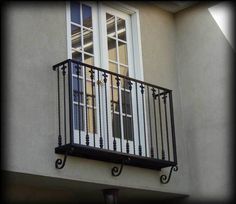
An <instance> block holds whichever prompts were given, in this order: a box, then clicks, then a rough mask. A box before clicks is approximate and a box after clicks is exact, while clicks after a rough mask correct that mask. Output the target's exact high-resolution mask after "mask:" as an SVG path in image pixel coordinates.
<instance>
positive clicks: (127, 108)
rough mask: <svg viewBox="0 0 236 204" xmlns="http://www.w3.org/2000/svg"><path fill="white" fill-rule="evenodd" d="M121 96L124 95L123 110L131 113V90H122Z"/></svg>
mask: <svg viewBox="0 0 236 204" xmlns="http://www.w3.org/2000/svg"><path fill="white" fill-rule="evenodd" d="M121 97H122V112H123V113H127V114H131V109H130V108H131V107H130V104H131V103H132V101H131V97H130V92H128V91H123V90H122V91H121Z"/></svg>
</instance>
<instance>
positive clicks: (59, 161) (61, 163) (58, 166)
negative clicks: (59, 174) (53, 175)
mask: <svg viewBox="0 0 236 204" xmlns="http://www.w3.org/2000/svg"><path fill="white" fill-rule="evenodd" d="M68 152H69V150H67V151H66V152H65V154H64V158H63V161H62V159H57V160H56V162H55V167H56V169H62V168H63V167H64V166H65V164H66V159H67V156H68Z"/></svg>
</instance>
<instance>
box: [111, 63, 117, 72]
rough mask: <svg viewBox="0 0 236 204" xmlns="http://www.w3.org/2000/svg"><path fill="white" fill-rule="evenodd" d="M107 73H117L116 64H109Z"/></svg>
mask: <svg viewBox="0 0 236 204" xmlns="http://www.w3.org/2000/svg"><path fill="white" fill-rule="evenodd" d="M109 71H111V72H115V73H118V70H117V64H115V63H112V62H109Z"/></svg>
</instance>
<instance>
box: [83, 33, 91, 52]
mask: <svg viewBox="0 0 236 204" xmlns="http://www.w3.org/2000/svg"><path fill="white" fill-rule="evenodd" d="M83 38H84V45H83V48H84V51H85V52H88V53H91V54H93V32H92V31H90V30H88V29H84V30H83Z"/></svg>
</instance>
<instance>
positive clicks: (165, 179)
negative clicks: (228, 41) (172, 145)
mask: <svg viewBox="0 0 236 204" xmlns="http://www.w3.org/2000/svg"><path fill="white" fill-rule="evenodd" d="M173 170H174V171H178V166H172V167H171V169H170V173H169V175H168V177H167V176H166V175H161V177H160V181H161V183H163V184H167V183H168V182H169V181H170V177H171V174H172V171H173Z"/></svg>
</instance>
